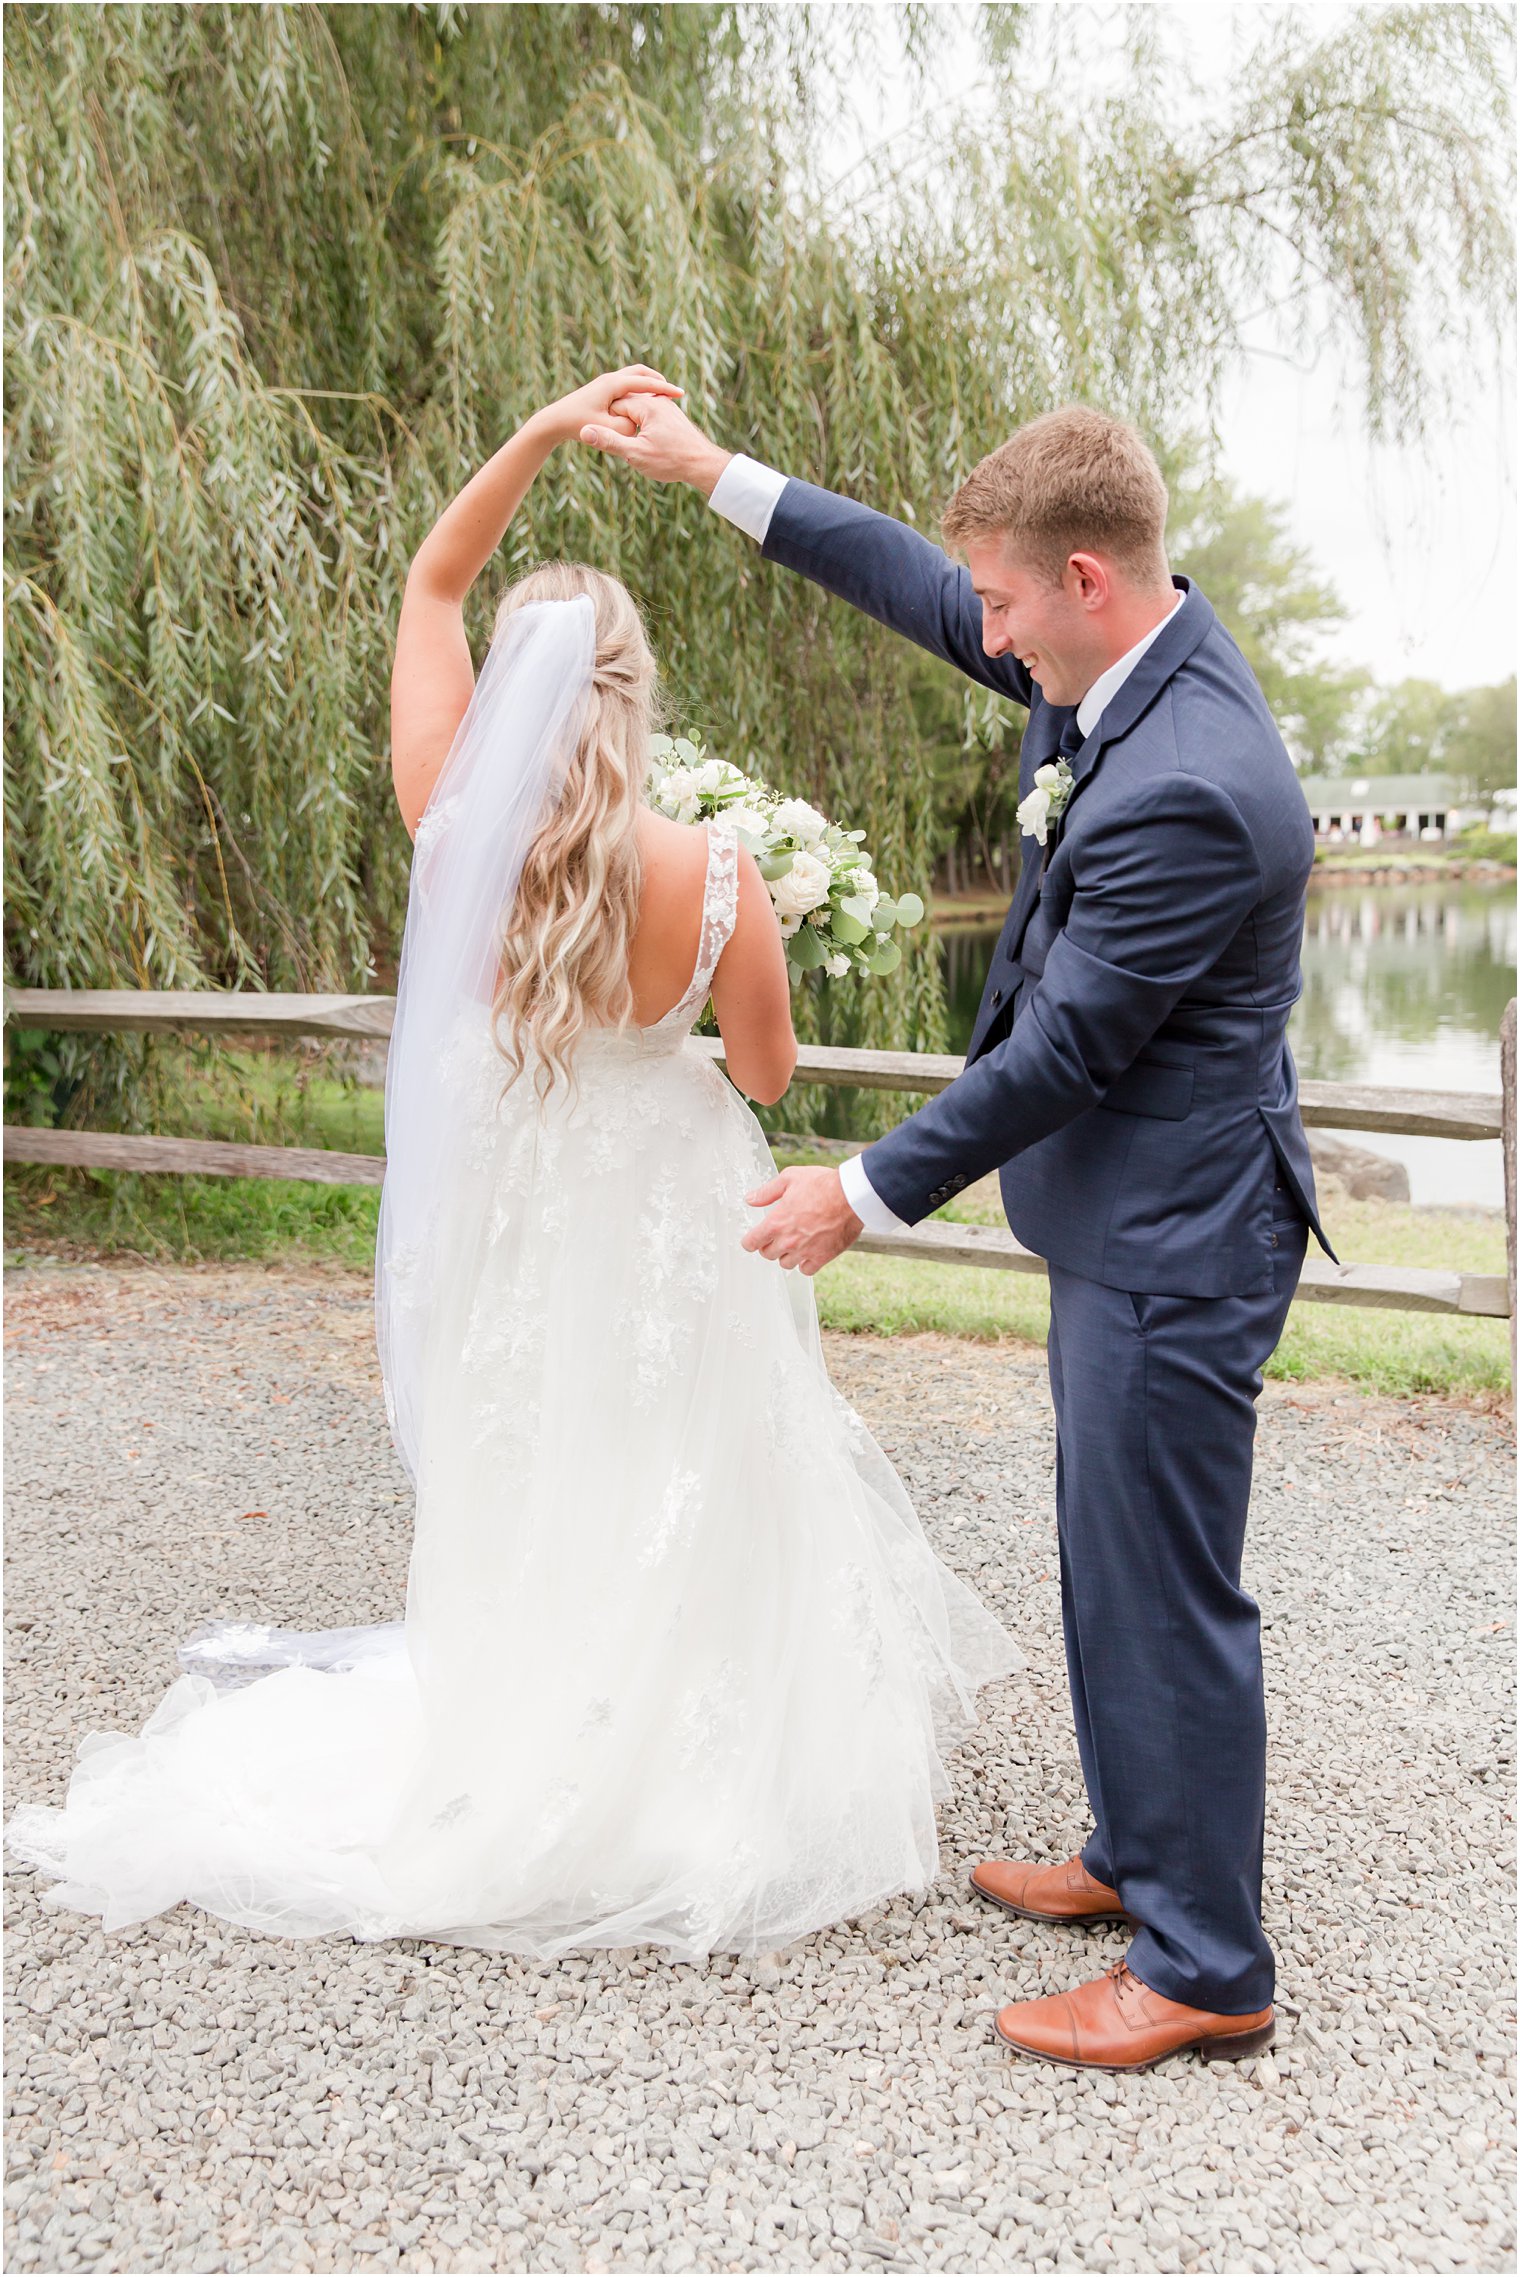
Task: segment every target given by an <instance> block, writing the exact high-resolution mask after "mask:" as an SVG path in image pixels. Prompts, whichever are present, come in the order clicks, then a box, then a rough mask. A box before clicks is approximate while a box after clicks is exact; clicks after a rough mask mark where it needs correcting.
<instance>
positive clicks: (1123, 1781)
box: [1050, 1193, 1308, 2015]
mask: <svg viewBox="0 0 1520 2277" xmlns="http://www.w3.org/2000/svg"><path fill="white" fill-rule="evenodd" d="M1274 1207H1275V1209H1276V1210H1277V1212H1278V1213H1279V1214H1278V1216H1277V1217H1276V1219H1275V1220H1274V1224H1273V1228H1272V1233H1273V1240H1274V1247H1273V1251H1272V1257H1273V1266H1274V1283H1275V1285H1274V1287H1273V1288H1272V1289H1271V1290H1270V1291H1269V1292H1267V1293H1264V1294H1262V1295H1259V1296H1251V1297H1168V1296H1142V1295H1136V1294H1132V1293H1131V1292H1129V1291H1128V1290H1124V1289H1114V1288H1108V1287H1105V1286H1104V1285H1103V1284H1102V1283H1101V1282H1097V1281H1088V1280H1084V1279H1082V1278H1081V1277H1080V1276H1079V1275H1077V1274H1075V1273H1068V1272H1064V1271H1062V1270H1061V1269H1059V1268H1058V1267H1056V1266H1052V1267H1051V1269H1050V1297H1051V1308H1050V1310H1051V1320H1050V1386H1051V1392H1052V1394H1053V1396H1054V1400H1055V1411H1056V1439H1057V1453H1056V1513H1057V1525H1058V1529H1059V1534H1060V1552H1061V1607H1062V1616H1063V1621H1064V1625H1065V1632H1066V1663H1067V1673H1068V1676H1069V1678H1070V1683H1071V1699H1072V1709H1073V1713H1074V1715H1075V1718H1076V1727H1077V1744H1078V1747H1079V1750H1080V1752H1081V1758H1082V1771H1083V1776H1084V1778H1085V1780H1086V1782H1087V1796H1088V1803H1089V1806H1090V1808H1091V1811H1092V1815H1093V1822H1094V1831H1093V1836H1092V1839H1091V1841H1089V1843H1088V1844H1087V1847H1086V1849H1085V1850H1084V1852H1083V1863H1084V1864H1085V1865H1086V1867H1087V1870H1088V1872H1089V1873H1090V1874H1094V1875H1096V1876H1097V1878H1098V1880H1099V1881H1101V1882H1106V1883H1108V1884H1109V1886H1110V1887H1111V1888H1114V1889H1117V1890H1118V1892H1119V1895H1120V1897H1121V1898H1122V1899H1123V1901H1124V1906H1125V1910H1126V1912H1128V1913H1129V1914H1130V1915H1131V1916H1132V1917H1133V1918H1134V1919H1135V1920H1136V1921H1137V1922H1139V1923H1140V1924H1141V1925H1142V1926H1141V1927H1140V1928H1139V1930H1138V1931H1137V1933H1136V1935H1135V1938H1134V1941H1133V1943H1132V1945H1131V1947H1130V1953H1129V1962H1130V1966H1131V1968H1132V1969H1133V1971H1134V1973H1135V1975H1136V1976H1137V1977H1139V1979H1140V1980H1141V1982H1142V1983H1143V1984H1147V1985H1149V1986H1150V1987H1151V1989H1152V1990H1153V1991H1154V1992H1159V1993H1161V1994H1162V1995H1163V1996H1164V1997H1165V1998H1167V1999H1169V2000H1181V2001H1186V2002H1187V2003H1188V2004H1189V2005H1190V2006H1192V2007H1195V2008H1206V2009H1210V2010H1213V2011H1216V2012H1218V2013H1220V2014H1223V2015H1241V2014H1244V2013H1246V2012H1247V2011H1249V2010H1252V2009H1257V2008H1265V2007H1266V2006H1267V2004H1268V2002H1269V2001H1270V2000H1271V1998H1272V1985H1273V1959H1272V1948H1271V1947H1270V1945H1269V1944H1268V1943H1267V1940H1266V1937H1265V1936H1264V1935H1263V1932H1262V1926H1261V1872H1262V1826H1263V1817H1264V1812H1265V1794H1266V1713H1265V1707H1264V1703H1263V1695H1262V1670H1261V1622H1260V1615H1259V1613H1258V1610H1257V1606H1256V1603H1255V1600H1254V1599H1253V1598H1251V1597H1250V1596H1248V1595H1247V1593H1246V1592H1245V1591H1244V1590H1243V1589H1242V1588H1241V1586H1240V1561H1241V1549H1242V1546H1243V1543H1244V1539H1245V1527H1246V1510H1247V1506H1248V1504H1249V1502H1250V1495H1251V1454H1252V1441H1253V1439H1254V1436H1255V1429H1256V1397H1257V1394H1258V1393H1259V1392H1260V1390H1261V1371H1262V1367H1263V1365H1264V1363H1265V1362H1266V1360H1267V1359H1268V1358H1269V1356H1270V1355H1271V1353H1272V1351H1273V1349H1274V1347H1275V1346H1276V1343H1277V1340H1278V1338H1279V1336H1280V1335H1281V1334H1282V1329H1283V1323H1284V1321H1285V1319H1286V1318H1287V1312H1288V1305H1289V1303H1290V1301H1291V1298H1292V1295H1293V1290H1294V1287H1295V1285H1296V1283H1297V1280H1298V1275H1299V1270H1300V1268H1301V1266H1302V1264H1303V1258H1304V1249H1305V1246H1306V1243H1307V1239H1308V1228H1307V1227H1306V1225H1305V1224H1304V1221H1303V1219H1302V1217H1301V1216H1300V1215H1299V1214H1298V1212H1297V1209H1296V1207H1295V1205H1294V1204H1293V1202H1292V1200H1291V1198H1290V1197H1289V1196H1288V1195H1287V1194H1285V1193H1279V1194H1278V1195H1276V1196H1275V1197H1274Z"/></svg>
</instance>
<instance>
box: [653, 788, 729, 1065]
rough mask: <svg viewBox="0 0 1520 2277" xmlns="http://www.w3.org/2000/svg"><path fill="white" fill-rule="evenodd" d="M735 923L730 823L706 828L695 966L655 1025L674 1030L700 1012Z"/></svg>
mask: <svg viewBox="0 0 1520 2277" xmlns="http://www.w3.org/2000/svg"><path fill="white" fill-rule="evenodd" d="M738 921H739V838H738V833H737V832H736V831H735V829H734V826H733V824H732V823H731V822H723V821H721V820H714V821H712V822H710V823H709V824H708V825H707V876H706V879H705V881H704V883H703V887H702V932H701V937H700V939H699V940H698V943H697V966H696V970H695V972H694V973H693V974H692V976H691V986H690V987H689V988H688V989H687V991H686V994H685V995H684V996H683V997H682V999H681V1001H680V1003H679V1004H676V1005H673V1006H672V1007H671V1009H670V1011H668V1012H667V1013H666V1014H665V1017H664V1019H663V1020H661V1021H660V1022H659V1025H660V1027H662V1028H663V1027H665V1026H666V1025H667V1024H668V1025H669V1026H671V1027H674V1026H675V1025H676V1024H677V1023H678V1022H679V1021H682V1020H685V1019H688V1018H690V1017H691V1016H692V1015H694V1014H695V1013H698V1012H700V1011H701V1009H702V1007H703V1005H704V1004H705V1003H706V1002H707V999H708V995H709V993H710V992H711V989H712V984H713V974H714V973H715V972H716V971H717V969H718V959H719V958H720V957H721V956H722V954H723V952H724V950H725V949H726V948H727V947H728V944H729V942H730V941H731V940H732V938H733V931H734V927H735V925H736V924H737V923H738Z"/></svg>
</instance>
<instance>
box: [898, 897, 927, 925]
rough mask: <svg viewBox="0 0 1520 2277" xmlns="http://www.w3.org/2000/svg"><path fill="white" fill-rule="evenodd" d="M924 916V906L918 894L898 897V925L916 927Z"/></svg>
mask: <svg viewBox="0 0 1520 2277" xmlns="http://www.w3.org/2000/svg"><path fill="white" fill-rule="evenodd" d="M923 914H924V905H923V902H922V900H921V899H920V897H919V896H918V895H917V894H916V893H900V894H899V895H898V897H897V923H898V924H899V925H916V924H917V923H918V921H919V919H920V918H921V917H922V916H923Z"/></svg>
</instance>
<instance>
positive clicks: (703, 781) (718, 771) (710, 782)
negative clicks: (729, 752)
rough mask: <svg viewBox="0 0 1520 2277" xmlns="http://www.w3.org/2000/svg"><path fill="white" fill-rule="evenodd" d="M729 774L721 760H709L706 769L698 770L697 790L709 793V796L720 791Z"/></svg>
mask: <svg viewBox="0 0 1520 2277" xmlns="http://www.w3.org/2000/svg"><path fill="white" fill-rule="evenodd" d="M727 773H728V769H727V768H726V767H725V766H724V764H723V762H722V760H721V759H709V760H708V762H707V764H706V766H705V767H699V768H698V769H697V789H698V790H699V791H705V792H707V793H708V794H709V796H710V795H711V793H712V792H714V791H720V790H721V789H722V788H723V778H724V776H725V775H726V774H727Z"/></svg>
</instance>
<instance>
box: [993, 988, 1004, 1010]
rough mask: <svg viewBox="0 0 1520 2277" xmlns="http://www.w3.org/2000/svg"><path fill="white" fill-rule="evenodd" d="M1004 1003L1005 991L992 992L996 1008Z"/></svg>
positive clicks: (998, 989) (996, 990) (997, 989)
mask: <svg viewBox="0 0 1520 2277" xmlns="http://www.w3.org/2000/svg"><path fill="white" fill-rule="evenodd" d="M1002 1001H1003V991H1002V990H1001V989H1000V988H995V989H994V990H993V991H992V1002H993V1004H994V1006H996V1005H999V1004H1001V1003H1002Z"/></svg>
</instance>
